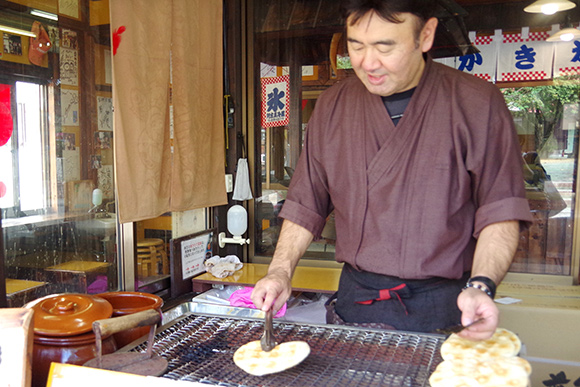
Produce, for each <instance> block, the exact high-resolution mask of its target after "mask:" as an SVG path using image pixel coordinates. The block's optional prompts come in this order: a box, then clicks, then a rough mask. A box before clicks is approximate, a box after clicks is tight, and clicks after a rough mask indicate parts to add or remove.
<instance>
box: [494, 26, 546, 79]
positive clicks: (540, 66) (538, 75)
mask: <svg viewBox="0 0 580 387" xmlns="http://www.w3.org/2000/svg"><path fill="white" fill-rule="evenodd" d="M549 35H550V34H549V33H548V32H547V31H539V32H529V28H527V27H525V28H522V31H521V33H517V34H508V33H504V34H503V41H502V44H501V45H500V49H499V61H498V68H497V78H498V79H497V80H498V81H499V82H517V81H535V80H545V79H550V78H551V77H552V57H553V55H552V53H553V50H554V45H553V44H552V43H550V42H546V39H547V38H548V37H549Z"/></svg>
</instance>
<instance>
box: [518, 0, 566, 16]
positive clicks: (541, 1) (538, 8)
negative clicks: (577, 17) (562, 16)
mask: <svg viewBox="0 0 580 387" xmlns="http://www.w3.org/2000/svg"><path fill="white" fill-rule="evenodd" d="M574 7H576V4H575V3H573V2H571V1H569V0H537V1H535V2H533V3H532V4H530V5H528V6H527V7H526V8H524V11H526V12H530V13H543V14H544V15H553V14H555V13H556V12H560V11H566V10H568V9H572V8H574Z"/></svg>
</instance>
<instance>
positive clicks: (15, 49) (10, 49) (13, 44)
mask: <svg viewBox="0 0 580 387" xmlns="http://www.w3.org/2000/svg"><path fill="white" fill-rule="evenodd" d="M3 44H4V50H3V51H4V53H6V54H10V55H22V38H21V37H20V36H18V35H11V34H7V33H4V43H3Z"/></svg>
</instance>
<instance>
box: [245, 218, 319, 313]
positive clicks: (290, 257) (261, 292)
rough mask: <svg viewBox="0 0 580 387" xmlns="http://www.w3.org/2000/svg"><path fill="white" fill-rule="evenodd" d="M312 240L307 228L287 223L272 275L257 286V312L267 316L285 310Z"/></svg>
mask: <svg viewBox="0 0 580 387" xmlns="http://www.w3.org/2000/svg"><path fill="white" fill-rule="evenodd" d="M312 238H313V235H312V233H311V232H310V231H308V230H307V229H305V228H304V227H302V226H299V225H297V224H296V223H293V222H291V221H289V220H284V223H283V224H282V230H281V231H280V237H279V238H278V243H277V244H276V251H274V256H273V257H272V262H270V267H269V268H268V274H267V275H266V276H265V277H264V278H262V279H261V280H259V281H258V282H257V283H256V286H255V287H254V290H253V291H252V296H251V297H252V301H253V302H254V305H255V306H256V308H258V309H261V310H263V311H264V312H266V311H268V310H269V309H270V308H272V307H273V308H274V310H273V311H274V312H277V311H279V310H280V308H282V305H284V303H285V302H286V301H287V300H288V298H289V297H290V293H291V292H292V275H293V274H294V269H295V268H296V265H297V264H298V261H299V260H300V258H301V257H302V255H303V254H304V252H305V251H306V249H307V248H308V245H310V242H312Z"/></svg>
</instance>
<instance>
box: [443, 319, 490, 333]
mask: <svg viewBox="0 0 580 387" xmlns="http://www.w3.org/2000/svg"><path fill="white" fill-rule="evenodd" d="M483 320H485V318H483V317H481V318H478V319H477V320H475V321H473V322H471V323H469V324H467V325H461V324H458V325H454V326H452V327H448V328H443V329H436V330H435V333H440V334H442V335H450V334H452V333H459V332H461V331H462V330H464V329H465V328H469V327H470V326H473V325H475V324H479V323H480V322H482V321H483Z"/></svg>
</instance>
